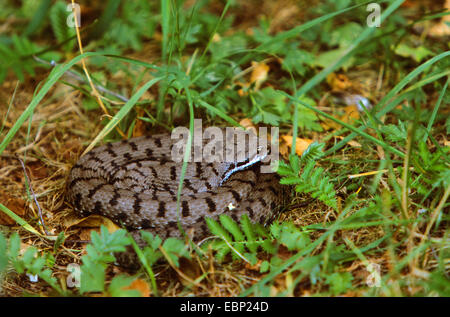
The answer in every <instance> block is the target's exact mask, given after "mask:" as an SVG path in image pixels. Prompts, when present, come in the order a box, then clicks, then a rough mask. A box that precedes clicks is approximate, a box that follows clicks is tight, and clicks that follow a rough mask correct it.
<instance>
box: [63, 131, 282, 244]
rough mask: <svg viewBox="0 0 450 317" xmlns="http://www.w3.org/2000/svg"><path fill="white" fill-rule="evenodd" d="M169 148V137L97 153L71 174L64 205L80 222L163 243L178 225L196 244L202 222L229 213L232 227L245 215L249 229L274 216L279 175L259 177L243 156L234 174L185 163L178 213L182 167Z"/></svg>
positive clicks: (215, 165)
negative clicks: (98, 222)
mask: <svg viewBox="0 0 450 317" xmlns="http://www.w3.org/2000/svg"><path fill="white" fill-rule="evenodd" d="M173 145H174V140H172V138H171V136H170V135H169V134H159V135H153V136H144V137H138V138H133V139H129V140H123V141H120V142H116V143H108V144H106V145H103V146H100V147H98V148H95V149H94V150H92V151H90V152H88V153H87V154H86V155H84V156H83V157H81V158H80V159H79V160H78V162H77V163H76V164H75V165H74V166H73V167H72V170H71V171H70V174H69V178H68V182H67V189H66V197H67V200H68V202H69V203H71V204H72V205H73V206H74V209H75V210H76V211H77V212H78V213H79V214H80V215H81V216H87V215H89V214H99V215H102V216H106V217H108V218H110V219H111V220H113V221H114V222H116V223H118V224H121V225H123V226H125V227H126V228H127V229H128V230H130V231H132V232H137V231H138V230H139V229H144V230H148V231H150V232H152V233H153V234H158V235H159V236H160V237H161V238H163V239H164V238H167V237H179V236H180V231H179V228H178V225H177V223H178V222H177V220H178V219H179V221H180V224H181V226H182V227H183V229H184V231H185V232H186V233H187V234H188V235H189V236H190V237H191V238H193V239H194V240H197V241H198V240H200V239H202V238H204V237H205V236H207V235H208V229H207V226H206V223H205V217H211V218H215V219H217V218H218V217H219V215H221V214H227V215H229V216H230V217H232V218H233V219H235V220H237V219H239V218H240V217H241V215H242V214H247V215H248V216H249V218H250V220H252V221H253V222H260V223H264V222H265V221H266V220H267V219H269V218H271V217H272V216H273V215H274V212H273V211H274V210H276V209H279V208H278V207H279V205H280V203H282V200H283V192H284V188H283V186H282V185H280V184H279V178H278V176H277V175H276V173H261V172H260V164H259V163H260V162H257V161H256V162H255V164H250V163H249V162H250V161H251V158H248V157H246V158H245V160H244V162H242V163H241V166H243V167H245V168H236V166H238V165H237V163H219V162H190V163H188V164H187V169H186V173H185V177H184V182H183V187H182V191H181V196H180V202H179V212H178V213H177V191H178V186H179V180H180V174H181V166H182V162H175V161H173V159H172V157H171V154H172V146H173ZM194 150H195V148H194ZM246 153H247V154H248V146H247V152H246ZM245 163H247V164H245ZM233 170H236V171H235V172H233ZM230 171H231V172H230ZM133 236H135V235H133Z"/></svg>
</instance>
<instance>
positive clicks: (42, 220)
mask: <svg viewBox="0 0 450 317" xmlns="http://www.w3.org/2000/svg"><path fill="white" fill-rule="evenodd" d="M16 159H18V160H19V162H20V164H21V165H22V168H23V173H24V174H25V179H26V181H27V183H28V187H29V188H30V191H31V195H32V196H33V199H34V202H35V203H36V206H37V208H38V213H39V218H40V220H41V225H42V228H43V229H44V232H45V234H46V235H47V236H51V234H50V233H49V232H48V231H47V227H46V226H45V222H44V217H42V210H41V206H40V205H39V202H38V200H37V198H36V195H35V194H34V191H33V186H31V181H30V178H29V177H28V173H27V169H26V168H25V164H24V163H23V161H22V159H21V158H20V157H19V156H16Z"/></svg>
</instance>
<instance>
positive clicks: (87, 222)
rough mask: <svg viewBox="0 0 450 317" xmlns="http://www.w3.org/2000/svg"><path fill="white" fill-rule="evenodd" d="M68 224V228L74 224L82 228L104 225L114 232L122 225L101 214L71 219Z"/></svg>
mask: <svg viewBox="0 0 450 317" xmlns="http://www.w3.org/2000/svg"><path fill="white" fill-rule="evenodd" d="M66 224H67V228H69V227H72V226H77V227H81V228H97V227H100V226H101V225H103V226H105V227H106V228H107V229H108V231H109V232H114V231H116V230H118V229H120V227H119V226H118V225H116V224H115V223H114V222H112V221H111V220H110V219H109V218H106V217H103V216H99V215H90V216H87V217H86V218H77V219H71V221H70V222H69V223H67V222H66Z"/></svg>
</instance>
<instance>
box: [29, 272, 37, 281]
mask: <svg viewBox="0 0 450 317" xmlns="http://www.w3.org/2000/svg"><path fill="white" fill-rule="evenodd" d="M27 276H28V277H29V278H30V282H31V283H37V281H38V280H39V278H38V276H37V274H35V275H33V274H30V273H27Z"/></svg>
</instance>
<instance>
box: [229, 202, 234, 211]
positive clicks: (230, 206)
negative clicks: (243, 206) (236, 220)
mask: <svg viewBox="0 0 450 317" xmlns="http://www.w3.org/2000/svg"><path fill="white" fill-rule="evenodd" d="M234 208H236V207H235V206H233V203H230V204H229V205H228V209H229V210H233V209H234Z"/></svg>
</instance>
